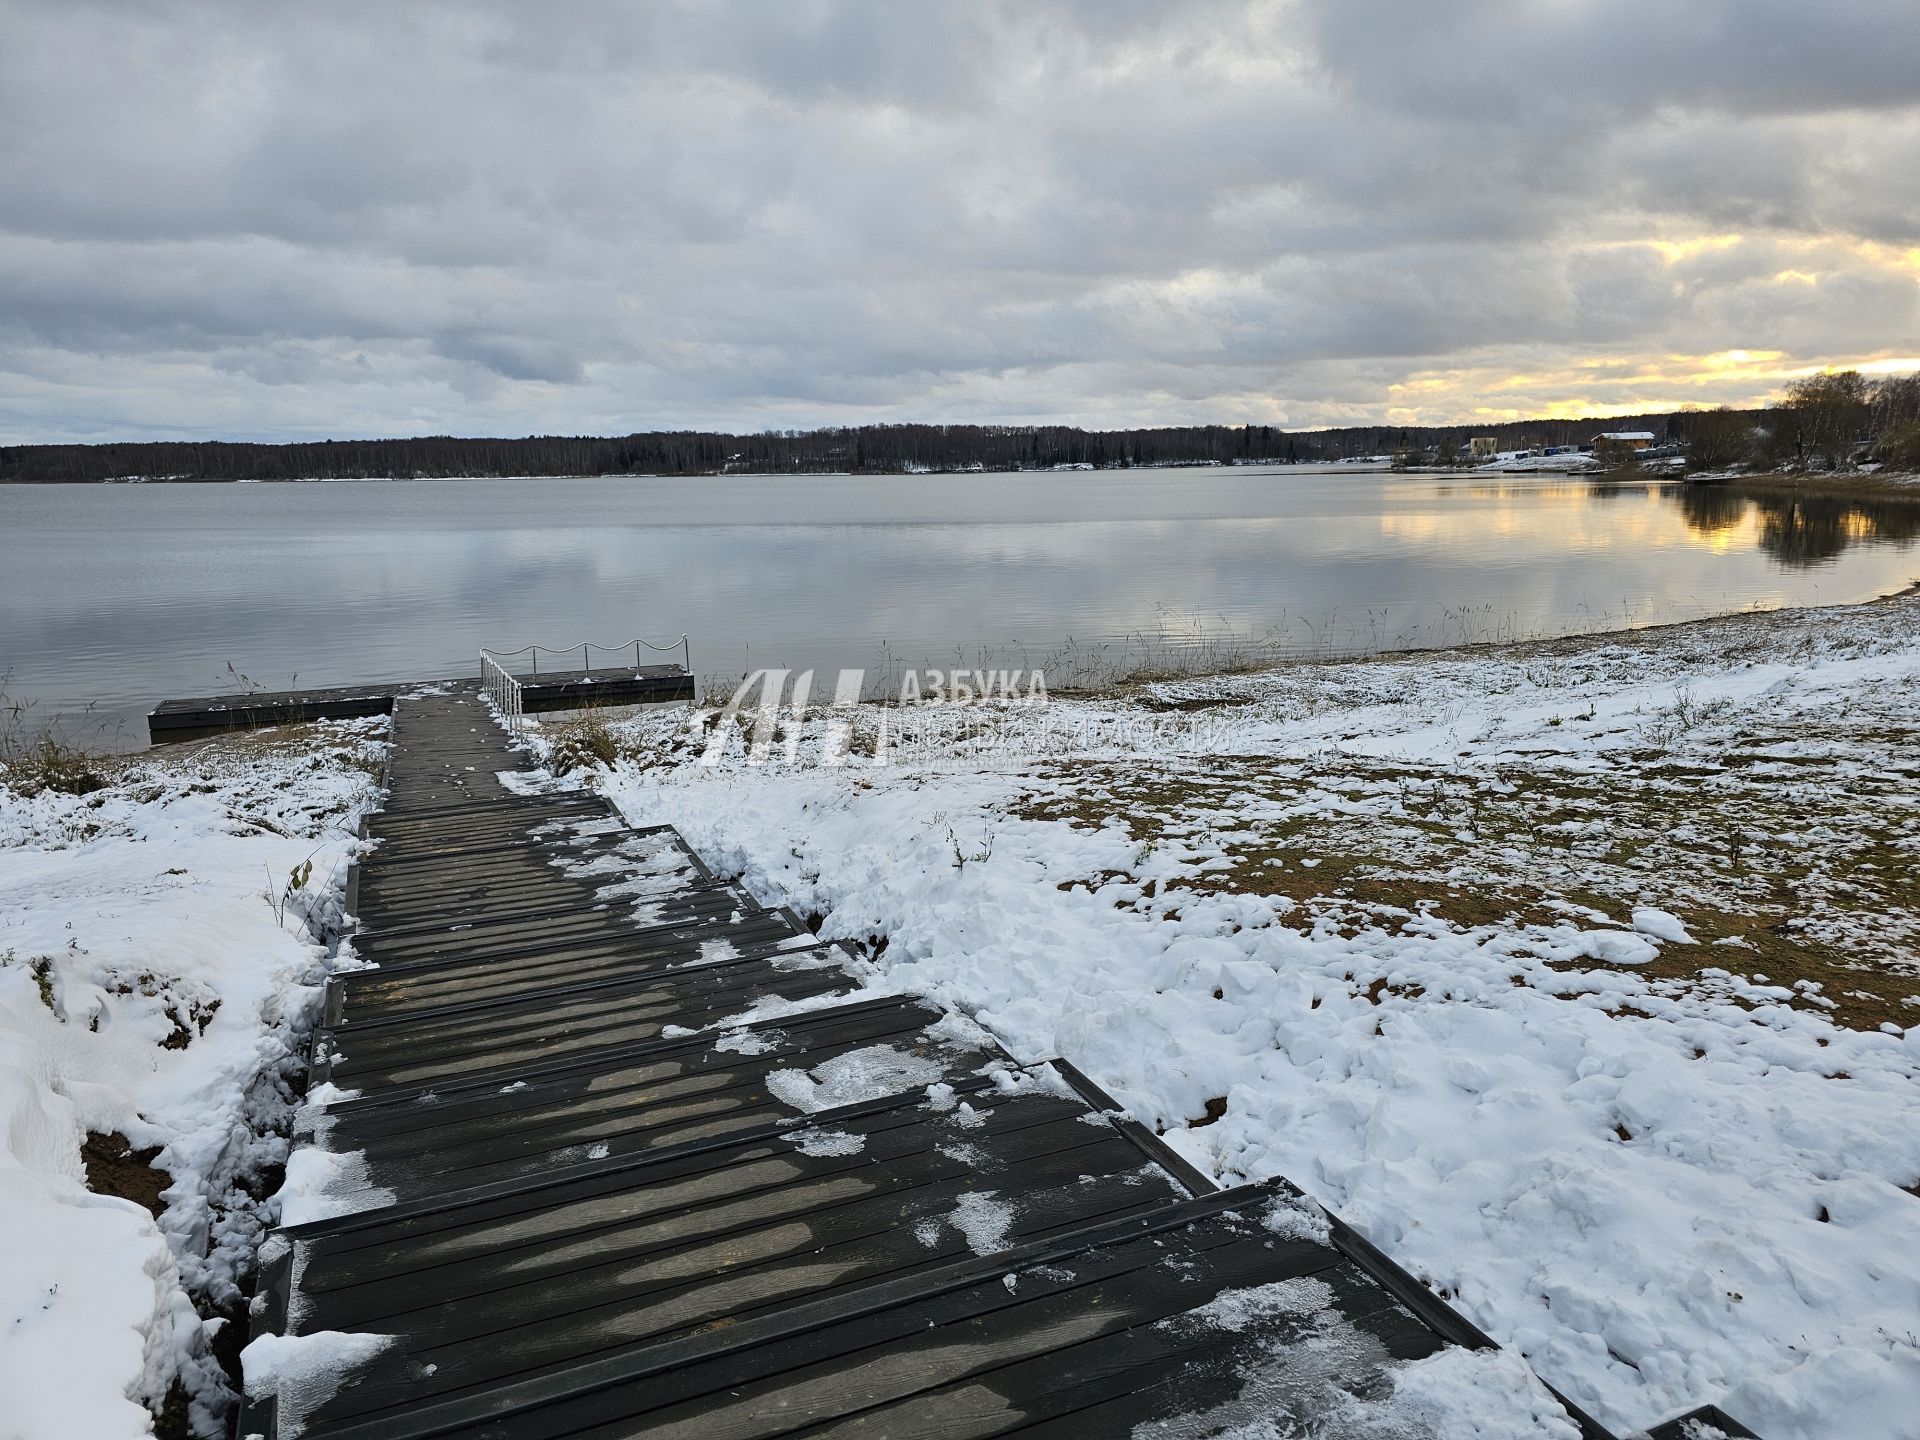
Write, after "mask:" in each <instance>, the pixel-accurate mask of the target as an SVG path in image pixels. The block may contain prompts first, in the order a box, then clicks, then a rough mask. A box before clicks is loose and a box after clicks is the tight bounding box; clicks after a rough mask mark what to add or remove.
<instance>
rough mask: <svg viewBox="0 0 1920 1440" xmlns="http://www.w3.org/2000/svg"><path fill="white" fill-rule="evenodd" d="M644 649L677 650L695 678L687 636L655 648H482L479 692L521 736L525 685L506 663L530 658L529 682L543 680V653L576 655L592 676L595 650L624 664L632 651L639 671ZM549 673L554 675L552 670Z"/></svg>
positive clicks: (636, 643) (645, 643)
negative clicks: (482, 692)
mask: <svg viewBox="0 0 1920 1440" xmlns="http://www.w3.org/2000/svg"><path fill="white" fill-rule="evenodd" d="M643 649H645V650H651V651H653V652H655V653H656V654H671V653H672V652H673V651H675V650H678V651H679V652H680V664H681V668H682V669H684V670H685V671H686V672H687V674H689V675H691V674H693V647H692V646H691V645H690V644H689V643H688V641H687V637H686V636H685V635H682V636H681V637H680V638H679V639H678V640H673V641H669V642H668V643H667V644H665V645H656V644H654V643H653V641H651V640H631V641H629V642H627V644H625V645H595V644H593V643H592V642H590V641H586V640H582V641H581V642H580V643H579V644H578V645H566V646H560V647H555V646H552V645H522V646H521V647H520V648H519V649H518V650H488V649H485V648H482V650H481V651H480V688H481V689H482V690H483V691H484V692H485V694H486V696H487V698H488V699H489V700H491V701H492V702H493V707H494V709H495V710H496V711H497V712H498V713H499V715H500V721H501V723H502V724H504V725H505V726H506V727H507V728H508V729H509V730H511V731H512V732H513V733H514V734H516V735H518V734H519V733H520V727H521V725H522V724H523V723H524V722H525V719H526V705H525V700H524V696H523V695H522V690H523V688H524V685H525V683H526V682H525V681H522V680H521V679H520V677H519V676H517V675H515V674H514V673H513V671H511V670H509V669H508V668H507V663H506V662H507V661H509V660H513V659H517V658H519V657H520V656H522V655H525V656H527V657H528V674H527V679H528V680H538V679H539V678H540V654H541V652H542V651H545V652H546V653H547V654H549V655H564V656H572V655H573V654H575V653H576V652H577V653H578V654H579V656H580V669H581V670H582V671H583V672H585V673H587V674H591V673H592V672H593V652H594V651H596V650H598V651H600V652H601V653H602V654H605V655H614V654H617V655H619V656H620V657H621V659H622V660H623V661H624V660H625V658H626V654H627V651H628V650H632V651H633V668H634V669H635V670H638V669H639V668H640V666H641V659H640V652H641V651H642V650H643ZM549 673H551V669H550V670H549Z"/></svg>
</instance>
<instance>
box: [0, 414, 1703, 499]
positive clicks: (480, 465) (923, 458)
mask: <svg viewBox="0 0 1920 1440" xmlns="http://www.w3.org/2000/svg"><path fill="white" fill-rule="evenodd" d="M1683 418H1684V417H1674V416H1666V415H1658V416H1634V417H1629V418H1627V419H1624V420H1622V419H1614V420H1608V421H1606V422H1604V427H1624V428H1641V429H1655V430H1657V431H1659V432H1661V433H1665V431H1666V430H1667V428H1668V425H1669V422H1670V421H1674V420H1679V419H1683ZM1604 427H1603V423H1602V422H1597V421H1593V420H1584V421H1577V420H1538V421H1528V422H1519V423H1514V424H1507V425H1493V426H1488V425H1454V426H1419V427H1407V426H1359V427H1354V428H1350V429H1342V430H1318V431H1311V432H1288V431H1285V430H1279V429H1275V428H1274V427H1272V426H1268V425H1188V426H1172V427H1165V428H1158V429H1140V430H1081V429H1077V428H1074V427H1072V426H1065V425H862V426H858V427H853V428H838V429H827V430H769V431H763V432H762V433H760V434H757V435H729V434H720V433H713V432H706V431H692V430H673V431H649V432H643V433H639V434H634V435H622V436H609V437H597V436H584V435H534V436H528V437H527V438H525V439H517V440H509V439H493V440H486V439H478V440H476V439H466V438H462V437H458V436H451V435H431V436H425V437H422V438H418V439H410V440H324V441H316V442H311V443H300V444H287V445H256V444H243V443H235V442H227V441H204V442H192V441H155V442H149V443H138V444H105V445H13V446H6V447H0V483H11V484H52V483H60V482H80V481H102V480H133V479H142V480H178V481H190V480H364V479H401V480H409V479H438V478H454V477H459V476H500V475H515V476H517V475H533V476H541V475H714V474H723V473H728V472H734V473H749V474H774V475H789V474H793V475H797V474H821V473H828V472H838V471H850V472H854V473H860V472H879V473H895V472H899V471H913V470H927V471H965V470H1047V469H1052V468H1053V467H1055V466H1060V465H1091V466H1094V467H1096V468H1100V469H1106V468H1109V467H1132V466H1143V465H1144V466H1153V465H1228V464H1236V463H1239V464H1246V463H1251V462H1256V461H1270V462H1274V463H1279V464H1305V463H1310V462H1314V461H1327V460H1341V459H1349V458H1353V457H1358V456H1363V455H1383V454H1388V453H1391V452H1392V451H1394V450H1396V449H1404V448H1406V447H1408V446H1415V445H1434V444H1437V443H1439V442H1440V440H1441V439H1442V438H1443V437H1452V438H1453V439H1454V440H1455V441H1456V442H1458V443H1462V444H1464V441H1465V439H1466V437H1468V436H1470V435H1499V436H1500V437H1501V446H1502V448H1516V447H1519V446H1523V445H1529V444H1540V445H1564V444H1574V443H1577V442H1580V441H1584V440H1588V439H1591V438H1592V436H1593V433H1594V431H1595V430H1596V429H1599V428H1604Z"/></svg>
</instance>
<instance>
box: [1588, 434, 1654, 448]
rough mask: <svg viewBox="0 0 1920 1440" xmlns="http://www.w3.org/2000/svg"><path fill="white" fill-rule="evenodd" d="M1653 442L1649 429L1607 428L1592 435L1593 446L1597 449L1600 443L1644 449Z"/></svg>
mask: <svg viewBox="0 0 1920 1440" xmlns="http://www.w3.org/2000/svg"><path fill="white" fill-rule="evenodd" d="M1651 444H1653V432H1652V431H1651V430H1608V431H1604V432H1603V433H1601V434H1599V435H1596V436H1594V437H1593V446H1594V448H1595V449H1596V450H1597V449H1599V448H1600V447H1601V446H1602V445H1606V446H1609V447H1611V446H1616V445H1624V446H1626V447H1627V448H1628V449H1629V450H1644V449H1646V448H1647V447H1648V446H1649V445H1651Z"/></svg>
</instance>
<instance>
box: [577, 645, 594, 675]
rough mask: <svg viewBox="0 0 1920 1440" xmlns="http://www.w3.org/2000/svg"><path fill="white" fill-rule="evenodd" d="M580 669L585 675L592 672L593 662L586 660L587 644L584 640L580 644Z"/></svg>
mask: <svg viewBox="0 0 1920 1440" xmlns="http://www.w3.org/2000/svg"><path fill="white" fill-rule="evenodd" d="M580 669H581V671H582V673H585V674H591V673H592V671H593V661H592V660H590V659H588V658H587V642H586V641H584V640H582V641H581V642H580Z"/></svg>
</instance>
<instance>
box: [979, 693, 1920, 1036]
mask: <svg viewBox="0 0 1920 1440" xmlns="http://www.w3.org/2000/svg"><path fill="white" fill-rule="evenodd" d="M1726 719H1727V717H1726V716H1725V715H1724V714H1719V713H1717V712H1715V711H1714V710H1713V709H1712V708H1711V707H1702V706H1700V705H1699V704H1697V703H1696V702H1694V701H1693V700H1692V699H1691V698H1689V697H1684V696H1683V697H1682V700H1681V702H1680V703H1679V704H1677V705H1676V706H1675V707H1673V709H1672V713H1667V712H1662V713H1660V714H1657V715H1649V716H1648V717H1647V718H1646V722H1645V725H1644V734H1645V738H1646V743H1645V744H1644V745H1643V746H1641V747H1640V748H1638V749H1636V750H1634V751H1632V752H1631V753H1629V754H1627V755H1624V756H1621V757H1617V758H1616V759H1615V761H1614V763H1612V764H1611V765H1610V766H1609V767H1608V768H1607V769H1606V770H1604V771H1603V772H1598V773H1592V772H1587V771H1576V770H1570V769H1558V768H1554V767H1553V766H1551V765H1550V764H1541V765H1515V764H1501V765H1498V766H1493V767H1487V768H1478V767H1453V766H1447V767H1440V766H1429V765H1416V764H1395V763H1386V762H1379V761H1365V760H1361V759H1357V758H1355V757H1351V756H1345V755H1337V754H1335V755H1329V756H1326V757H1317V758H1306V759H1276V758H1274V757H1271V756H1241V757H1232V756H1225V757H1223V756H1210V757H1208V758H1207V759H1206V760H1205V761H1204V763H1200V762H1192V761H1182V760H1173V759H1160V758H1154V759H1150V760H1149V759H1138V760H1134V761H1132V762H1130V763H1128V764H1126V765H1124V766H1122V765H1110V764H1104V763H1092V762H1085V761H1081V762H1062V763H1059V764H1056V765H1053V766H1051V767H1042V768H1041V769H1040V770H1039V771H1037V772H1036V775H1035V783H1034V784H1033V785H1032V787H1031V788H1030V789H1029V791H1028V792H1027V793H1026V794H1025V795H1024V796H1023V797H1022V798H1021V799H1020V800H1019V802H1018V803H1017V804H1016V805H1014V806H1013V807H1012V809H1013V813H1014V814H1015V815H1017V816H1020V817H1022V818H1029V819H1045V820H1061V821H1065V822H1067V823H1069V824H1072V825H1076V826H1088V827H1090V826H1098V825H1103V824H1109V823H1113V822H1115V821H1118V822H1120V823H1124V824H1125V826H1126V828H1127V831H1128V834H1129V835H1130V836H1131V837H1132V838H1133V839H1135V840H1137V841H1139V842H1140V844H1141V847H1142V850H1141V854H1142V858H1143V859H1144V858H1145V857H1146V856H1147V855H1149V854H1151V853H1152V852H1154V851H1156V850H1160V849H1163V848H1165V847H1169V846H1177V845H1181V844H1183V843H1187V842H1192V843H1194V844H1196V845H1197V846H1198V847H1199V848H1202V849H1204V850H1217V851H1218V853H1219V855H1220V857H1221V859H1220V860H1219V861H1216V862H1214V863H1213V864H1211V865H1210V866H1209V867H1207V868H1203V869H1201V870H1200V871H1199V872H1198V873H1197V874H1191V875H1188V876H1185V877H1183V878H1181V879H1179V880H1177V881H1174V882H1172V883H1170V884H1168V885H1165V886H1159V887H1154V886H1151V885H1150V886H1148V887H1145V889H1144V893H1143V894H1142V895H1141V898H1140V899H1139V900H1138V901H1136V902H1131V903H1134V904H1137V905H1138V906H1139V907H1140V908H1143V909H1153V910H1155V911H1157V912H1161V913H1164V912H1167V911H1173V912H1178V911H1179V910H1180V909H1181V907H1182V904H1183V896H1188V895H1196V896H1197V895H1206V894H1222V893H1240V894H1256V895H1262V896H1269V897H1277V898H1280V899H1284V900H1285V901H1287V902H1289V904H1288V906H1287V907H1286V908H1285V910H1284V913H1283V914H1282V916H1281V918H1280V923H1282V924H1286V925H1289V926H1292V927H1295V928H1298V929H1300V930H1301V931H1303V932H1315V931H1322V932H1326V931H1330V932H1333V933H1338V934H1343V935H1346V936H1349V937H1351V936H1354V935H1358V934H1360V933H1362V932H1363V931H1367V930H1371V929H1388V930H1392V929H1395V928H1398V927H1403V926H1407V925H1411V924H1425V923H1430V918H1429V917H1431V918H1437V919H1439V920H1442V921H1445V922H1446V923H1448V924H1449V925H1451V926H1454V927H1456V928H1458V929H1461V930H1471V929H1475V928H1478V927H1500V928H1515V927H1525V926H1551V925H1562V924H1567V923H1569V922H1572V923H1575V924H1578V925H1580V926H1582V927H1587V926H1591V925H1593V924H1595V923H1598V922H1596V921H1595V920H1593V919H1592V918H1591V916H1590V915H1589V914H1583V912H1599V913H1600V914H1602V915H1605V916H1608V917H1610V918H1611V919H1612V920H1613V921H1614V922H1615V923H1625V922H1626V920H1627V917H1628V916H1629V915H1630V914H1631V912H1632V910H1633V909H1634V907H1636V906H1638V905H1653V906H1657V907H1659V908H1661V909H1665V910H1669V911H1671V912H1672V913H1674V914H1676V915H1678V916H1679V917H1680V919H1681V920H1682V921H1683V922H1684V923H1685V924H1686V926H1687V927H1688V930H1689V932H1690V933H1691V934H1692V935H1693V936H1694V937H1695V939H1696V940H1697V941H1698V942H1699V943H1698V944H1695V945H1671V944H1670V945H1665V946H1663V947H1661V951H1660V955H1659V958H1658V959H1656V960H1654V961H1653V962H1651V963H1649V964H1646V965H1641V966H1635V967H1633V968H1634V970H1635V972H1636V973H1638V974H1639V975H1641V976H1644V977H1646V978H1648V979H1650V980H1653V981H1656V982H1659V983H1661V984H1662V985H1671V986H1675V987H1681V988H1699V989H1707V990H1714V991H1716V992H1722V993H1724V992H1727V991H1729V989H1730V988H1737V987H1732V986H1731V982H1730V981H1729V980H1728V978H1727V976H1728V974H1732V975H1737V976H1741V977H1745V978H1748V979H1752V980H1755V981H1756V983H1765V984H1769V985H1775V986H1785V987H1788V988H1790V989H1792V990H1793V991H1794V998H1793V999H1792V1001H1791V1002H1790V1003H1792V1004H1794V1005H1796V1006H1798V1007H1800V1008H1805V1009H1818V1010H1821V1011H1823V1012H1824V1013H1826V1014H1827V1015H1829V1016H1830V1017H1831V1018H1832V1019H1834V1020H1835V1021H1836V1022H1837V1023H1840V1024H1843V1025H1849V1026H1853V1027H1857V1028H1861V1029H1873V1028H1875V1027H1877V1026H1879V1025H1881V1024H1884V1023H1888V1022H1891V1023H1895V1024H1899V1025H1902V1026H1905V1025H1911V1024H1915V1023H1920V972H1917V971H1916V967H1915V965H1914V958H1913V957H1914V955H1915V954H1916V952H1920V804H1916V803H1915V802H1914V801H1913V800H1912V799H1911V798H1910V797H1911V796H1913V795H1914V794H1915V793H1916V792H1920V765H1915V764H1912V763H1909V762H1907V761H1905V760H1904V759H1903V758H1902V757H1904V756H1907V755H1911V754H1913V753H1916V750H1915V746H1914V742H1915V740H1916V739H1920V736H1917V735H1914V734H1912V733H1909V732H1907V731H1904V730H1892V729H1882V728H1879V727H1878V726H1877V725H1876V723H1875V720H1874V717H1872V716H1871V715H1866V714H1862V715H1859V716H1857V717H1855V716H1848V717H1845V718H1842V719H1840V720H1838V721H1835V722H1830V726H1831V728H1829V730H1828V731H1827V733H1825V734H1822V735H1818V736H1810V735H1808V734H1807V733H1806V732H1805V731H1804V730H1802V731H1795V732H1792V733H1789V732H1786V731H1784V730H1776V729H1772V728H1769V727H1767V726H1765V725H1764V724H1749V725H1748V726H1747V727H1746V728H1744V729H1743V730H1741V731H1740V733H1739V735H1738V737H1737V739H1736V740H1735V743H1734V744H1733V745H1732V746H1730V747H1728V748H1725V749H1724V750H1722V751H1720V752H1719V753H1716V754H1714V755H1713V756H1712V758H1711V759H1706V758H1702V757H1700V756H1698V755H1696V754H1695V753H1693V751H1691V750H1690V749H1688V748H1687V737H1688V736H1689V735H1691V734H1692V733H1693V732H1694V731H1695V730H1696V729H1698V728H1699V727H1703V726H1709V725H1712V724H1714V723H1716V722H1721V723H1724V722H1725V721H1726ZM1810 739H1811V740H1813V741H1814V742H1815V743H1814V744H1811V745H1809V744H1806V743H1805V742H1807V741H1808V740H1810ZM1788 747H1791V753H1790V754H1786V755H1785V756H1784V758H1783V755H1782V754H1776V753H1775V752H1776V751H1785V750H1787V749H1788ZM1863 757H1866V758H1869V759H1870V760H1871V762H1872V763H1871V764H1869V765H1865V766H1863V765H1861V764H1860V763H1859V762H1860V761H1861V760H1862V758H1863ZM1849 762H1852V763H1849ZM1096 883H1097V882H1096ZM1604 964H1605V962H1602V961H1598V960H1593V959H1582V960H1580V961H1579V962H1577V965H1576V966H1575V967H1573V968H1596V967H1600V966H1603V965H1604ZM1763 976H1764V977H1765V979H1764V981H1760V980H1759V977H1763Z"/></svg>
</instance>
